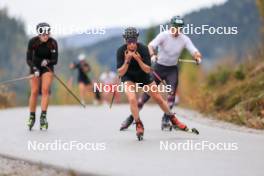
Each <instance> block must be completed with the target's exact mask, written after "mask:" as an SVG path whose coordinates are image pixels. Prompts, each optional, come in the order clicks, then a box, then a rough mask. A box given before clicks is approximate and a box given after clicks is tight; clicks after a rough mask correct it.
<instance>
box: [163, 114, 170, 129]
mask: <svg viewBox="0 0 264 176" xmlns="http://www.w3.org/2000/svg"><path fill="white" fill-rule="evenodd" d="M161 130H162V131H164V130H169V131H171V130H172V125H171V124H170V118H169V117H168V116H166V115H164V116H163V117H162V121H161Z"/></svg>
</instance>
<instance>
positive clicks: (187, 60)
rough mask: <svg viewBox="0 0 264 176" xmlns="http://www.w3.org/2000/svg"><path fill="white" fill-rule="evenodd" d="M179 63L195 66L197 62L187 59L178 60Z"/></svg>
mask: <svg viewBox="0 0 264 176" xmlns="http://www.w3.org/2000/svg"><path fill="white" fill-rule="evenodd" d="M179 62H186V63H195V64H197V62H196V61H195V60H189V59H179Z"/></svg>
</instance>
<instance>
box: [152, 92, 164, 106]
mask: <svg viewBox="0 0 264 176" xmlns="http://www.w3.org/2000/svg"><path fill="white" fill-rule="evenodd" d="M152 98H153V99H154V101H155V102H156V103H158V104H162V103H163V101H164V100H163V99H162V97H161V96H160V95H159V94H158V93H156V94H153V96H152Z"/></svg>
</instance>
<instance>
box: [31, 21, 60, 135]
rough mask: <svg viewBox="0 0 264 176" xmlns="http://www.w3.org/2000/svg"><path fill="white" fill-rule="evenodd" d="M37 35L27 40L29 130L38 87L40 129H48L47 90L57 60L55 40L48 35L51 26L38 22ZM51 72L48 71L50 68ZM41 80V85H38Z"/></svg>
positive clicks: (32, 124) (34, 116)
mask: <svg viewBox="0 0 264 176" xmlns="http://www.w3.org/2000/svg"><path fill="white" fill-rule="evenodd" d="M36 30H37V33H38V36H35V37H33V38H31V39H30V40H29V42H28V49H27V64H28V66H29V68H30V74H32V75H34V77H33V78H32V79H31V80H30V90H31V94H30V98H29V111H30V117H29V119H28V123H27V125H28V127H29V130H31V129H32V127H33V126H34V124H35V119H36V107H37V98H38V94H39V89H41V95H42V98H41V115H40V129H48V122H47V110H48V104H49V91H50V87H51V84H52V80H53V73H52V72H53V71H54V65H56V64H57V61H58V45H57V41H56V40H55V39H54V38H52V37H50V30H51V27H50V25H49V24H48V23H39V24H38V25H37V27H36ZM49 69H50V70H51V71H52V72H50V70H49ZM40 82H41V86H39V85H40Z"/></svg>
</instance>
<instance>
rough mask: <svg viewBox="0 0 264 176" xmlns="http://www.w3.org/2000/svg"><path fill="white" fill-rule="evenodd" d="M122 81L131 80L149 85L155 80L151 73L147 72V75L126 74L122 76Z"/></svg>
mask: <svg viewBox="0 0 264 176" xmlns="http://www.w3.org/2000/svg"><path fill="white" fill-rule="evenodd" d="M121 81H122V82H126V81H131V82H133V83H141V85H142V86H144V85H149V84H150V83H152V82H153V81H154V80H153V78H152V77H151V76H150V75H149V74H146V75H124V76H123V77H121Z"/></svg>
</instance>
